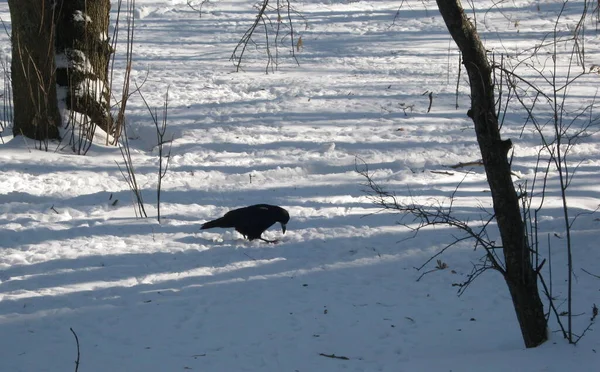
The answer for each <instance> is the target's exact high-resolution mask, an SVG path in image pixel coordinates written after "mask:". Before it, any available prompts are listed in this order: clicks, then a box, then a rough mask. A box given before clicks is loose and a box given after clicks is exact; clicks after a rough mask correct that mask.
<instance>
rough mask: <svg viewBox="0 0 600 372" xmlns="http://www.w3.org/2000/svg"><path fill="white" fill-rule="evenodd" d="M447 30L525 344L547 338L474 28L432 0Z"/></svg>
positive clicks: (449, 4)
mask: <svg viewBox="0 0 600 372" xmlns="http://www.w3.org/2000/svg"><path fill="white" fill-rule="evenodd" d="M437 5H438V8H439V10H440V13H441V14H442V17H443V18H444V21H445V22H446V26H447V27H448V31H449V32H450V34H451V35H452V38H453V39H454V41H455V42H456V44H457V45H458V48H459V49H460V51H461V54H462V59H463V64H464V66H465V69H466V70H467V73H468V75H469V82H470V86H471V110H470V111H469V116H470V117H471V118H472V119H473V122H474V124H475V132H476V135H477V142H478V143H479V148H480V150H481V155H482V158H483V165H484V167H485V172H486V175H487V180H488V183H489V185H490V190H491V194H492V199H493V203H494V212H495V214H496V221H497V222H498V228H499V230H500V236H501V238H502V246H503V250H504V258H505V264H506V271H505V272H504V273H503V274H504V278H505V280H506V283H507V284H508V289H509V291H510V294H511V297H512V300H513V305H514V308H515V311H516V314H517V319H518V320H519V325H520V327H521V333H522V335H523V340H524V341H525V346H526V347H536V346H538V345H540V344H542V343H543V342H544V341H546V340H547V338H548V336H547V329H546V327H547V324H546V319H545V317H544V307H543V305H542V301H541V299H540V296H539V292H538V287H537V275H536V272H535V270H534V269H533V268H532V266H531V259H530V250H529V246H528V243H527V238H526V235H525V227H524V223H523V220H522V219H521V213H520V209H519V200H518V198H517V194H516V192H515V188H514V185H513V182H512V179H511V174H510V165H509V163H508V160H507V154H508V150H509V149H510V147H511V142H510V140H505V141H503V140H502V139H501V138H500V130H499V127H498V117H497V116H496V110H495V105H494V103H495V101H494V86H493V84H492V68H491V66H490V64H489V62H488V59H487V55H486V50H485V48H484V47H483V44H482V42H481V40H480V39H479V36H478V34H477V30H476V29H475V27H474V26H473V24H471V22H470V21H469V20H468V18H467V16H466V14H465V13H464V10H463V9H462V7H461V5H460V3H459V2H458V1H457V0H437Z"/></svg>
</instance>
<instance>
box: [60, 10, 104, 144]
mask: <svg viewBox="0 0 600 372" xmlns="http://www.w3.org/2000/svg"><path fill="white" fill-rule="evenodd" d="M56 9H57V11H56V13H57V18H56V58H57V71H56V73H57V83H58V86H59V93H60V92H62V95H59V97H60V99H61V100H64V104H65V106H66V108H67V109H68V110H71V111H74V112H77V113H80V114H82V115H79V117H80V118H81V117H83V118H84V121H85V123H81V122H78V123H75V124H76V125H90V126H92V127H94V126H95V125H97V126H99V127H100V128H102V129H103V130H104V131H105V132H106V133H109V134H111V135H114V134H115V133H112V132H113V129H112V127H113V125H112V123H113V121H112V117H111V115H110V82H109V73H108V66H109V63H110V57H111V55H112V47H111V45H110V42H109V37H108V26H109V13H110V0H57V1H56ZM61 88H62V89H61ZM71 117H72V118H73V116H71ZM76 121H81V120H76Z"/></svg>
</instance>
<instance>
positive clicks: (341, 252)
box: [0, 0, 600, 372]
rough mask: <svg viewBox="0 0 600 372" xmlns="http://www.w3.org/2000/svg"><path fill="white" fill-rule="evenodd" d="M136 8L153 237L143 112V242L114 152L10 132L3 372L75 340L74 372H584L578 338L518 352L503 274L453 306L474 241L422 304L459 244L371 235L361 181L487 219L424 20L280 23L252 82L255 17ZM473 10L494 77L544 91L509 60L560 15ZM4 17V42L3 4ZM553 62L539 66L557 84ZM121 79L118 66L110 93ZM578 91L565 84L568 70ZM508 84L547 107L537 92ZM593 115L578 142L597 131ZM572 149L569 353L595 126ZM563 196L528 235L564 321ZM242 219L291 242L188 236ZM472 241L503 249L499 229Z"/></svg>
mask: <svg viewBox="0 0 600 372" xmlns="http://www.w3.org/2000/svg"><path fill="white" fill-rule="evenodd" d="M136 3H137V9H136V11H135V22H136V29H135V43H134V48H133V52H134V56H133V60H134V65H133V71H132V81H133V80H135V81H136V82H138V83H141V82H142V81H144V80H146V81H145V83H144V85H143V87H142V93H143V94H144V97H145V98H146V99H147V101H148V102H149V104H150V105H151V106H153V107H157V108H158V110H159V111H158V113H159V114H160V110H161V106H162V105H163V103H164V96H165V94H166V92H167V89H168V92H169V99H168V104H169V109H168V130H167V136H166V138H171V136H172V138H173V147H172V156H171V162H170V168H169V170H168V173H167V175H166V177H165V178H164V180H163V185H162V194H161V200H162V204H161V213H162V215H163V219H162V221H161V223H160V224H159V223H158V222H157V221H156V218H155V216H156V208H155V204H156V198H157V196H156V186H157V181H158V180H157V169H158V157H157V155H158V153H157V147H156V143H157V142H156V133H155V128H154V124H153V123H152V120H151V118H150V115H149V113H148V111H147V109H146V108H145V106H144V104H143V101H142V99H141V98H140V96H139V95H133V96H132V97H131V100H130V102H129V106H128V109H129V110H128V124H129V127H128V137H129V143H130V146H131V151H132V159H133V163H134V166H135V169H136V173H137V177H138V181H139V183H140V185H141V187H142V189H143V196H144V200H145V202H146V203H147V204H146V208H147V211H148V214H149V218H148V219H138V218H136V216H135V213H134V208H133V206H132V195H131V192H130V190H129V189H128V186H127V183H126V182H125V181H124V179H123V177H122V175H121V173H120V172H119V168H118V166H117V164H120V165H121V166H123V160H122V157H121V154H120V151H119V149H118V148H114V147H106V146H102V145H94V146H92V148H91V149H90V151H89V152H88V154H87V155H86V156H77V155H73V154H71V153H70V152H69V151H68V148H67V149H65V148H62V147H63V146H57V145H56V144H53V145H52V146H53V147H52V149H54V148H57V147H61V148H62V149H61V150H59V151H49V152H42V151H38V150H35V143H34V142H32V141H25V140H24V139H23V138H20V137H17V138H12V137H11V135H10V131H9V130H6V131H4V132H3V133H2V136H3V143H2V144H0V371H2V372H5V371H6V372H9V371H10V372H13V371H14V372H16V371H28V372H29V371H36V372H39V371H72V370H74V368H75V364H74V362H75V359H76V346H75V339H74V337H73V334H72V333H71V331H70V328H72V329H73V331H75V332H76V334H77V335H78V338H79V342H80V349H81V350H80V351H81V359H80V366H79V371H82V372H83V371H85V372H106V371H127V372H133V371H144V372H150V371H156V372H159V371H185V370H191V371H215V372H221V371H290V372H293V371H302V372H310V371H461V372H463V371H507V370H520V371H521V370H522V371H569V370H572V371H597V370H598V368H599V367H598V365H599V364H598V361H599V360H600V358H599V356H598V354H597V352H598V351H600V350H599V347H600V332H599V331H600V330H597V329H595V328H596V327H594V326H592V327H591V328H590V329H589V330H588V331H587V333H586V335H585V337H584V338H582V339H581V341H580V342H579V344H578V345H577V346H576V347H574V346H571V345H568V343H567V342H566V341H565V340H564V339H563V337H562V334H561V333H560V328H559V326H558V324H557V322H556V320H555V317H554V316H553V315H552V316H550V332H551V335H550V341H549V342H547V343H546V344H544V345H543V346H541V347H539V348H536V349H531V350H526V349H525V348H524V345H523V341H522V338H521V334H520V330H519V327H518V323H517V320H516V317H515V312H514V309H513V307H512V303H511V299H510V295H509V293H508V290H507V287H506V284H505V283H504V281H503V279H502V277H501V275H499V274H498V273H495V272H493V271H488V272H486V273H484V274H483V275H481V276H480V277H479V278H478V279H477V280H476V281H475V282H473V283H472V284H471V285H470V287H469V288H468V289H467V290H466V291H465V292H464V294H463V295H462V296H457V290H458V288H459V287H457V284H460V283H463V282H465V280H466V279H467V276H468V274H469V273H470V272H471V270H472V268H473V265H474V264H477V263H478V262H480V259H481V257H482V256H483V251H482V250H481V249H477V250H474V249H473V248H474V245H473V242H472V241H462V242H460V243H458V244H456V245H454V246H453V247H451V248H450V249H448V250H447V251H446V252H445V253H444V254H443V255H441V256H440V257H439V259H440V260H441V262H442V263H444V264H446V265H447V268H446V269H443V270H437V271H433V272H431V273H428V274H426V275H424V276H423V277H422V278H420V280H418V281H417V279H419V277H420V276H421V275H422V274H423V272H425V271H429V270H433V269H434V268H435V266H436V265H437V263H436V260H433V261H432V262H431V263H429V264H428V265H426V266H425V267H424V268H423V269H422V270H421V271H417V270H416V269H415V268H417V267H420V266H421V265H422V264H424V263H425V262H426V261H427V260H428V259H429V258H430V257H432V256H433V255H434V254H436V253H437V252H439V251H440V250H441V249H443V248H444V247H445V246H446V245H448V244H449V243H452V242H453V241H455V240H456V239H457V238H460V237H462V235H461V234H460V232H459V231H457V230H452V229H448V228H444V227H437V228H435V229H433V228H431V229H426V230H423V231H421V232H420V233H419V234H418V235H417V236H413V232H412V231H411V230H410V229H409V228H407V227H406V226H404V225H405V224H411V223H412V220H411V218H410V216H409V217H404V218H402V215H398V214H394V213H392V212H391V211H383V212H381V213H376V212H378V211H379V209H378V207H377V206H375V205H373V203H372V202H371V201H370V200H369V199H368V198H367V197H366V194H365V186H364V183H365V179H364V178H363V177H361V175H360V174H358V173H357V172H356V166H357V165H358V167H359V168H360V169H364V168H362V167H364V165H365V164H366V165H368V168H369V171H370V172H372V175H373V177H374V179H376V180H377V182H379V183H380V184H381V185H382V186H384V187H385V188H386V189H388V190H390V191H393V192H395V193H396V194H397V195H398V197H399V198H400V199H402V200H408V199H405V198H413V199H414V200H416V201H420V202H423V203H432V202H435V203H447V202H448V198H449V197H450V196H451V195H452V194H453V193H455V194H454V201H453V203H454V204H453V210H454V211H455V212H454V213H456V215H457V216H460V217H461V218H462V219H464V220H465V221H467V220H468V221H471V223H474V225H475V226H476V225H477V221H481V220H482V219H483V220H485V219H487V218H489V213H492V206H491V203H490V195H489V188H488V186H487V183H486V178H485V173H484V171H483V168H482V167H480V166H477V165H474V166H468V167H463V168H459V169H452V168H450V166H452V165H455V164H458V163H461V162H462V163H466V162H472V161H477V160H478V159H479V158H480V155H479V148H478V145H477V142H476V140H475V134H474V130H473V125H472V122H471V120H470V119H469V118H468V117H467V115H466V113H467V110H468V109H469V97H468V93H469V90H468V82H467V81H466V74H465V72H464V71H462V73H461V75H460V86H459V88H458V92H459V95H458V98H457V96H456V91H457V87H456V85H457V79H458V72H459V58H458V56H459V54H458V51H457V49H456V47H455V44H454V43H453V41H452V40H451V38H450V36H449V34H448V32H447V30H446V27H445V25H444V23H443V20H442V18H441V16H440V15H439V12H438V11H437V8H436V5H435V2H433V1H423V2H421V1H408V2H403V1H388V0H372V1H357V2H355V1H342V0H325V1H322V0H305V1H299V2H294V3H293V4H294V7H295V8H296V10H298V12H299V15H298V14H292V19H293V20H294V22H295V23H294V26H295V28H296V34H295V40H296V41H297V40H298V38H299V37H301V38H302V46H301V48H298V49H297V50H296V52H295V54H296V57H297V60H298V62H299V65H297V64H296V63H295V60H294V59H293V58H292V57H291V56H290V49H289V37H288V38H285V37H284V38H282V40H281V45H280V47H279V49H278V51H277V52H278V56H277V58H278V59H277V62H278V63H279V64H278V69H277V71H270V70H269V73H268V74H265V69H266V67H267V65H266V62H267V60H266V58H265V49H264V46H265V44H264V32H263V30H262V29H260V30H259V31H257V33H256V34H255V41H256V42H257V44H256V45H252V44H251V45H250V46H249V47H248V50H247V52H246V53H247V54H246V59H244V60H243V63H242V67H243V71H240V72H235V67H234V66H233V64H232V62H231V61H230V60H229V58H230V56H231V54H232V52H233V50H234V48H235V46H236V44H237V43H238V41H239V39H240V38H241V37H242V35H243V34H244V32H245V31H246V30H247V29H248V27H249V26H250V24H251V23H252V22H253V20H254V19H255V15H256V9H255V8H253V5H254V3H253V2H248V1H243V0H231V1H210V2H207V3H206V4H205V5H204V6H203V12H202V14H201V16H200V14H199V13H198V12H197V11H195V10H193V9H192V8H190V7H189V6H188V5H187V4H186V1H185V0H137V1H136ZM192 4H196V5H199V1H196V2H195V3H192ZM474 4H475V7H476V8H477V17H475V19H474V20H475V21H477V24H478V29H479V30H480V32H481V34H482V39H483V40H484V41H485V43H486V47H488V49H489V50H490V52H494V54H495V55H497V56H498V58H500V56H502V55H504V58H506V59H507V63H513V64H516V61H517V60H526V61H528V63H536V64H537V66H541V65H544V64H545V65H546V68H549V67H548V66H549V62H548V61H551V60H552V58H551V56H550V55H549V54H547V53H546V51H545V50H541V51H540V52H539V53H538V55H537V56H535V58H529V59H527V58H525V56H526V55H528V54H527V53H529V55H530V54H531V53H532V50H534V49H533V48H535V46H537V45H540V43H542V40H543V39H544V38H545V37H546V38H547V37H548V35H549V34H551V33H552V30H553V28H554V26H555V23H556V19H557V16H558V14H559V12H560V9H561V6H562V3H560V2H557V1H543V0H540V1H513V2H502V3H500V4H496V5H495V6H494V5H493V4H492V2H489V1H475V2H474ZM463 5H465V6H467V3H465V4H463ZM582 7H583V3H582V2H580V1H575V2H572V3H569V5H568V7H567V8H566V9H565V11H564V12H563V15H562V18H561V19H560V22H559V25H558V29H559V31H560V35H562V37H566V36H568V35H569V33H570V32H573V30H575V29H576V25H577V21H578V19H579V15H580V12H581V9H582ZM113 13H114V11H113ZM0 16H1V17H2V20H3V21H4V23H5V25H6V26H7V28H8V29H10V14H9V11H8V4H7V2H6V1H5V0H3V1H0ZM271 17H272V18H271V21H273V22H275V23H276V17H275V16H273V15H272V14H271ZM273 17H275V18H273ZM588 18H589V19H588V22H589V24H588V26H587V31H586V33H585V35H584V39H583V40H584V41H585V44H584V45H585V63H586V65H585V66H586V67H585V68H586V71H588V70H590V69H592V70H593V69H594V65H595V64H599V65H600V43H599V42H598V35H599V34H598V33H597V32H596V30H595V29H594V26H595V22H596V19H595V18H593V16H592V15H590V16H589V17H588ZM284 22H285V20H283V21H282V23H284ZM261 27H262V26H261ZM271 37H272V35H271ZM546 40H547V39H546ZM270 42H271V48H272V49H271V52H272V53H273V55H274V54H275V49H273V48H274V44H273V43H274V40H273V39H270ZM0 43H1V44H0V47H1V50H0V53H1V54H2V59H5V58H6V56H9V55H10V43H9V36H8V35H7V34H5V33H2V34H0ZM571 45H572V43H571V44H569V43H568V42H564V43H560V45H559V47H558V50H557V53H558V56H559V59H558V68H559V70H558V71H559V73H560V74H563V76H564V73H565V71H566V67H567V65H568V57H569V51H570V46H571ZM523 65H525V63H523ZM123 66H124V62H123V54H122V50H119V51H118V53H117V67H116V69H115V80H116V81H119V79H121V78H122V75H123ZM572 67H573V71H574V72H573V75H574V74H575V73H576V72H575V71H576V70H577V69H581V67H580V66H577V64H576V63H575V62H573V63H572ZM519 71H520V72H521V73H523V77H524V78H528V79H530V81H533V82H535V83H536V84H539V86H544V87H547V85H544V84H545V83H544V82H543V81H542V79H541V78H540V77H539V76H538V77H536V76H535V74H534V73H533V72H532V70H528V69H523V70H519ZM577 71H579V70H577ZM599 82H600V78H599V77H598V75H597V74H588V75H585V76H582V77H581V78H580V80H578V81H577V82H576V83H573V84H572V85H570V86H569V90H568V97H569V98H568V99H567V101H566V103H565V106H567V107H568V108H569V111H570V112H571V113H576V112H577V110H578V108H581V110H583V107H584V106H585V105H589V104H590V103H592V102H593V101H594V99H595V98H594V97H595V95H596V91H597V87H598V86H599ZM559 85H561V84H559ZM563 91H564V90H563ZM563 91H561V93H560V94H562V92H563ZM429 93H432V95H431V96H432V102H431V108H430V110H429V111H428V109H429V106H430V101H429ZM537 108H538V106H536V109H537ZM507 111H508V114H507V115H506V117H505V120H504V124H503V127H502V134H503V137H505V138H510V139H511V140H512V142H513V145H514V155H513V159H512V164H513V167H512V168H513V171H514V180H515V182H517V183H519V184H523V185H524V184H525V183H526V182H527V186H528V187H530V186H531V185H532V182H533V178H534V175H535V166H536V160H537V154H538V152H539V149H540V137H539V135H538V134H536V133H535V131H534V129H533V127H532V126H531V124H530V123H529V124H528V123H526V122H527V120H526V119H527V113H526V111H525V110H523V109H522V108H521V107H520V106H519V104H518V102H517V101H516V100H513V101H512V103H511V104H510V105H509V108H508V110H507ZM538 115H539V116H540V118H541V119H542V122H543V121H544V120H546V119H547V118H550V117H551V116H552V113H551V111H549V110H548V108H547V106H544V105H542V104H540V105H539V113H538ZM587 115H588V116H589V117H591V118H592V119H594V118H595V115H596V112H595V111H594V112H593V113H592V114H591V115H589V114H587ZM544 118H545V119H544ZM566 120H569V121H570V120H571V119H570V118H566ZM582 123H585V120H582V119H580V120H577V121H575V122H574V123H573V126H580V125H582ZM592 124H593V123H592ZM584 134H585V136H582V138H580V141H579V142H578V143H577V144H576V145H575V146H574V147H573V148H572V151H571V152H570V156H571V157H570V158H569V161H570V162H571V163H570V164H571V165H572V166H573V167H575V166H576V165H579V168H577V172H576V173H575V177H574V178H573V180H572V182H571V184H570V187H569V189H568V197H569V199H568V205H569V208H570V209H569V210H570V214H571V216H572V218H574V217H577V219H576V221H575V223H574V224H573V228H572V240H573V259H574V274H575V279H576V280H575V282H574V287H573V291H574V292H573V313H574V318H573V326H574V330H575V331H576V332H577V333H578V334H580V333H581V332H582V331H583V330H584V329H585V328H586V327H587V326H588V325H589V323H590V318H591V317H592V307H593V305H594V303H596V304H598V305H600V279H598V278H596V277H594V276H592V275H589V274H587V273H586V272H585V271H587V272H589V273H592V274H596V275H600V251H599V250H598V240H597V239H599V238H600V232H599V231H598V228H599V225H600V222H599V221H598V217H599V216H598V215H597V214H595V213H592V212H594V211H595V210H596V209H597V208H598V205H599V199H598V197H599V192H600V182H599V181H600V176H599V174H600V159H599V154H600V135H598V134H596V127H595V126H593V125H592V126H591V127H590V128H588V130H586V131H585V133H584ZM459 184H460V187H458V189H457V186H458V185H459ZM539 191H540V189H539V188H538V189H536V190H535V192H537V193H539ZM558 196H559V194H558V189H557V177H556V174H555V173H553V174H551V175H550V177H549V180H548V190H547V199H546V200H545V203H544V208H543V209H542V210H541V211H540V212H539V215H538V218H539V221H540V223H539V229H540V232H539V236H540V241H541V243H540V250H541V252H542V255H543V257H544V258H548V257H551V262H549V263H547V264H546V265H545V267H544V272H545V275H546V278H547V280H550V276H549V271H548V270H549V269H550V268H551V269H552V291H553V296H554V297H555V303H556V304H557V306H558V310H559V311H566V302H565V301H566V298H567V286H566V277H567V276H566V273H567V270H566V262H567V256H566V248H565V224H564V221H563V220H562V210H561V204H560V203H559V198H558ZM534 200H537V201H535V202H534V205H537V204H539V202H540V198H537V199H534ZM257 203H269V204H277V205H281V206H283V207H285V208H286V209H288V210H289V212H290V215H291V220H290V223H289V224H288V231H287V233H286V234H285V235H282V234H281V231H279V230H278V229H275V226H274V227H273V228H272V229H270V230H268V231H267V232H266V233H265V236H266V237H267V238H269V239H280V240H281V242H280V243H279V244H266V243H264V242H259V241H253V242H248V241H245V240H244V239H243V237H242V236H241V235H240V234H238V233H236V232H235V231H233V230H232V229H229V230H218V229H217V230H204V231H200V230H199V226H200V225H201V223H202V222H205V221H207V220H209V219H212V218H215V217H218V216H220V215H222V214H223V213H225V212H226V211H228V210H230V209H233V208H237V207H241V206H246V205H251V204H257ZM536 203H537V204H536ZM399 222H400V223H399ZM488 229H489V234H490V239H492V240H494V239H497V235H498V234H497V231H496V228H495V226H494V225H491V226H489V227H488ZM548 244H550V249H549V248H548ZM549 252H550V253H549ZM583 270H585V271H583ZM545 304H546V310H548V306H547V301H545ZM563 322H566V317H563ZM327 356H329V357H327ZM331 356H336V357H344V358H345V359H340V358H331Z"/></svg>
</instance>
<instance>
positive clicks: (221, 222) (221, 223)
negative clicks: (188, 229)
mask: <svg viewBox="0 0 600 372" xmlns="http://www.w3.org/2000/svg"><path fill="white" fill-rule="evenodd" d="M213 227H233V226H231V225H230V224H229V223H228V222H227V220H226V219H225V218H223V217H221V218H217V219H216V220H212V221H208V222H205V223H203V224H202V226H200V230H205V229H212V228H213Z"/></svg>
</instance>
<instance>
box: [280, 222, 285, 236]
mask: <svg viewBox="0 0 600 372" xmlns="http://www.w3.org/2000/svg"><path fill="white" fill-rule="evenodd" d="M281 231H283V233H284V234H285V223H282V224H281Z"/></svg>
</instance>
